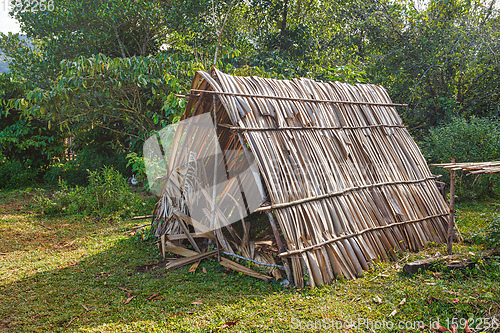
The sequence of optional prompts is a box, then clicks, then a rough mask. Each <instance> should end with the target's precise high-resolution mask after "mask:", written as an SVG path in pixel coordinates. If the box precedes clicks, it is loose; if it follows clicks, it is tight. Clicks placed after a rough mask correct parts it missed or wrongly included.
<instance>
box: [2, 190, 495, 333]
mask: <svg viewBox="0 0 500 333" xmlns="http://www.w3.org/2000/svg"><path fill="white" fill-rule="evenodd" d="M499 209H500V202H499V201H492V202H483V203H467V204H462V205H460V206H459V207H458V224H459V226H460V227H461V231H462V233H463V235H464V237H465V239H466V240H467V241H468V242H469V243H464V244H459V245H457V246H455V251H457V252H459V253H462V255H463V256H473V257H476V258H479V256H480V255H481V253H483V251H484V250H485V248H483V247H482V245H480V243H481V239H482V237H484V231H483V230H484V227H485V226H486V224H487V223H488V220H489V219H491V218H492V217H493V216H494V215H495V214H497V215H498V214H499V213H498V211H499ZM31 210H32V208H31V198H30V197H29V196H28V197H26V194H25V193H24V192H21V191H17V192H16V191H14V192H0V332H30V331H34V332H65V331H67V332H207V331H218V330H221V331H224V330H227V331H230V330H231V331H245V332H263V331H270V332H287V331H292V332H302V331H318V332H323V331H328V330H329V329H330V328H332V327H333V331H339V329H338V328H341V327H343V328H346V329H345V330H346V331H353V332H389V331H391V332H392V331H397V332H401V331H405V332H414V331H418V328H417V326H418V325H421V323H418V322H423V323H424V324H429V322H431V321H432V322H435V321H436V320H439V322H440V324H441V325H443V326H447V327H449V326H450V324H451V322H452V321H453V320H455V321H456V322H457V323H458V324H459V327H460V328H462V327H463V325H464V324H465V319H466V318H472V319H473V320H474V321H470V326H471V327H472V328H476V330H475V331H476V332H480V331H494V329H481V327H483V328H484V327H487V326H488V325H489V326H491V323H493V324H495V323H496V325H498V326H500V317H499V316H500V271H499V269H500V266H499V263H498V260H492V261H487V262H481V261H479V263H478V264H477V266H476V267H477V269H476V270H474V271H468V272H466V273H456V274H455V273H448V272H439V271H438V272H430V271H428V272H425V273H421V274H416V275H414V276H407V275H405V274H403V273H402V272H401V266H402V265H403V264H404V262H405V261H409V260H413V259H417V258H423V257H426V256H428V255H432V254H434V253H436V252H438V251H439V252H441V253H444V249H443V247H442V246H439V247H431V248H429V249H427V250H426V251H425V252H421V253H417V254H410V255H409V256H408V257H403V258H402V259H401V260H400V262H398V263H390V264H380V265H377V266H376V267H374V268H373V269H372V270H371V271H368V272H366V274H365V276H364V277H363V278H360V279H357V280H355V281H337V282H335V283H333V284H332V285H329V286H325V287H320V288H315V289H309V288H305V289H302V290H297V289H293V288H283V287H281V286H280V284H279V283H277V282H271V283H265V282H263V281H260V280H256V279H253V278H250V277H247V276H241V275H239V274H237V273H228V272H227V271H226V270H225V269H223V268H222V267H221V266H219V265H218V264H217V263H216V262H215V261H214V260H211V261H210V260H205V261H203V262H202V263H201V264H200V266H199V267H198V269H197V271H196V272H195V273H188V272H187V269H188V268H187V267H184V268H180V269H177V270H174V271H165V269H164V268H162V267H161V263H160V264H158V262H159V261H160V257H159V256H158V253H157V250H156V247H155V246H154V244H152V242H151V240H150V239H149V240H146V241H145V240H142V239H141V237H139V236H138V235H134V236H131V232H130V230H131V228H132V227H133V226H134V225H137V224H136V223H132V221H129V220H119V219H116V220H109V219H107V218H103V219H92V218H86V217H84V216H79V215H71V216H58V217H47V216H40V215H37V214H34V213H32V212H31ZM203 268H205V270H206V273H204V270H203ZM154 294H159V295H158V296H156V297H154V298H152V299H149V298H150V297H151V296H152V295H154ZM134 296H135V297H134ZM127 300H128V302H127ZM488 321H489V322H490V324H488ZM233 324H234V325H233ZM400 324H401V325H402V326H400V327H398V325H400ZM494 326H495V325H494ZM224 327H228V328H224ZM391 327H392V329H391ZM426 330H427V331H428V329H427V328H426ZM459 331H463V330H462V329H460V330H459ZM497 331H499V330H498V329H497Z"/></svg>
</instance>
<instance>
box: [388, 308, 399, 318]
mask: <svg viewBox="0 0 500 333" xmlns="http://www.w3.org/2000/svg"><path fill="white" fill-rule="evenodd" d="M396 313H398V310H397V309H394V311H392V312H391V314H390V315H389V317H394V316H395V315H396Z"/></svg>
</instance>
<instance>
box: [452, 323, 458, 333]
mask: <svg viewBox="0 0 500 333" xmlns="http://www.w3.org/2000/svg"><path fill="white" fill-rule="evenodd" d="M457 328H458V325H457V324H452V325H451V330H450V331H451V332H452V333H458V331H457Z"/></svg>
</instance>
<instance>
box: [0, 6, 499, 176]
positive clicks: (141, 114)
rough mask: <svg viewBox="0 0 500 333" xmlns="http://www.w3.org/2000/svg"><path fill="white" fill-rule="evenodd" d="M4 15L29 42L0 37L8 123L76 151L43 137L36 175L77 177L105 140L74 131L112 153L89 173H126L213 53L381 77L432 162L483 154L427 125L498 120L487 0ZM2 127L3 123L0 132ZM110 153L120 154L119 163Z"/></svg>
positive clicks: (347, 78) (230, 64)
mask: <svg viewBox="0 0 500 333" xmlns="http://www.w3.org/2000/svg"><path fill="white" fill-rule="evenodd" d="M12 14H13V15H14V16H15V17H16V18H17V19H18V20H19V21H20V22H21V26H22V29H23V32H24V33H26V35H27V37H28V39H25V38H19V36H18V35H16V34H10V35H2V38H1V42H0V47H1V48H3V50H4V51H5V53H6V54H7V55H8V56H9V57H10V68H11V70H12V71H11V77H10V80H9V82H11V85H10V86H9V88H8V91H11V92H14V91H16V89H17V92H15V93H13V94H10V95H9V94H7V95H9V96H7V95H5V94H4V96H2V99H3V100H4V104H7V105H8V107H7V108H6V109H5V110H4V111H3V113H4V114H5V112H10V117H11V120H9V121H10V123H11V124H18V127H17V129H18V130H19V129H21V128H22V131H24V132H26V131H28V132H29V131H32V129H40V128H41V127H43V130H42V132H40V133H39V135H40V136H43V135H45V136H46V137H47V138H50V137H54V138H55V136H54V135H55V134H53V133H54V132H55V131H57V132H58V133H59V134H58V135H57V137H60V138H71V139H72V142H73V143H76V144H74V145H73V146H72V147H65V148H70V149H72V151H73V152H74V153H75V154H76V159H70V160H69V161H68V159H67V158H65V157H64V156H60V155H59V156H58V157H57V158H55V159H54V158H53V157H54V156H56V155H57V154H54V153H52V152H50V150H49V149H46V148H45V147H42V148H43V149H41V151H43V153H44V154H45V156H52V157H50V158H51V160H50V162H49V161H48V160H47V159H45V160H43V159H41V161H42V162H43V163H42V162H41V164H44V168H45V169H42V171H41V172H42V173H45V172H46V169H47V167H48V165H51V166H53V167H54V168H55V169H54V171H51V172H49V173H48V174H47V175H46V179H48V180H52V181H54V180H56V179H58V178H59V177H60V176H61V177H63V178H67V179H73V180H72V183H74V184H77V183H79V182H78V181H75V179H77V178H78V179H84V178H83V177H81V174H82V172H83V171H84V170H86V169H87V168H89V165H87V164H86V163H85V161H88V160H89V159H88V157H87V156H90V155H92V154H93V153H92V151H94V152H100V151H103V149H101V147H103V144H104V143H103V142H101V143H98V142H97V141H98V140H97V141H96V140H93V139H92V138H90V139H89V138H88V137H86V135H87V133H89V131H90V132H92V133H99V134H98V135H99V137H100V138H102V139H103V140H104V141H105V142H106V144H105V146H106V147H107V148H106V149H108V148H110V149H111V150H112V151H113V153H111V151H107V150H106V149H104V151H107V152H106V153H105V154H101V156H100V157H96V160H99V161H100V162H96V163H93V164H95V166H94V167H92V166H90V169H91V170H96V168H99V167H102V165H105V164H114V165H115V163H116V166H117V167H118V168H119V169H120V170H121V171H122V172H126V173H130V172H132V170H130V166H132V167H134V168H135V169H136V170H135V171H137V168H138V166H140V165H141V161H140V154H141V144H142V142H143V140H144V139H145V138H146V137H148V136H149V135H150V134H151V133H152V132H154V131H156V130H159V129H161V128H162V127H164V126H166V125H168V124H170V123H172V122H175V121H177V119H179V116H180V114H181V112H182V111H183V108H184V105H185V101H184V100H183V99H180V98H178V97H177V96H176V95H177V94H184V93H186V92H188V89H189V84H190V80H191V78H192V76H193V73H194V72H195V71H196V70H200V69H203V70H207V69H209V68H210V66H211V65H213V64H214V63H215V64H216V66H217V67H218V68H219V69H221V70H223V71H226V72H228V73H231V74H245V75H260V76H271V77H278V78H291V77H297V76H306V77H311V78H314V79H318V80H340V81H344V82H351V83H357V82H371V83H376V84H381V85H383V86H384V87H386V88H387V89H388V90H389V94H390V95H391V97H392V98H393V100H394V101H396V102H401V103H409V107H407V108H401V109H400V110H399V111H400V114H401V115H402V117H403V120H404V122H405V124H407V125H408V126H409V127H410V129H411V131H412V134H414V136H415V137H416V138H417V139H418V140H419V141H421V142H428V143H430V142H431V141H432V142H434V143H433V145H434V148H432V149H431V150H428V152H429V153H428V154H427V155H428V157H429V160H430V161H431V162H440V161H442V160H447V159H448V158H449V155H450V154H451V155H456V156H454V157H455V158H457V159H460V160H462V159H467V158H469V157H470V158H474V159H479V158H483V159H493V158H496V157H494V155H492V154H491V153H490V152H489V150H488V149H490V148H487V147H489V146H485V145H477V144H476V141H475V140H468V141H465V143H464V144H461V146H460V148H458V146H456V145H452V146H451V148H450V149H449V147H450V146H449V145H446V149H444V148H443V149H442V147H444V146H443V144H444V141H443V140H444V137H443V140H441V141H442V142H441V143H439V142H438V141H440V139H439V138H438V136H439V135H438V132H437V130H433V128H436V127H440V128H443V130H442V133H443V134H442V136H446V137H448V138H449V140H452V138H454V139H453V140H454V142H458V140H459V139H458V138H459V137H460V136H457V135H455V134H456V133H458V132H453V133H452V134H453V135H448V134H449V132H446V133H448V134H446V133H445V130H444V128H448V127H447V125H448V124H450V123H451V124H455V122H454V120H453V119H455V118H461V119H464V120H463V121H464V122H467V121H468V120H469V119H472V120H470V122H471V123H473V124H476V122H477V126H476V127H481V126H483V124H486V123H487V122H482V123H481V120H476V119H480V118H483V117H488V119H493V120H494V119H498V116H499V110H500V94H499V91H500V80H498V77H499V75H500V62H499V61H500V60H499V58H498V54H499V51H500V39H499V38H498V37H499V36H500V16H499V12H498V10H497V9H496V8H495V7H494V2H491V1H485V0H432V1H430V2H428V4H427V5H423V6H417V5H416V2H412V1H405V0H381V1H362V0H335V1H328V2H324V1H317V0H311V1H304V0H295V1H291V0H252V1H240V0H232V1H227V2H225V1H215V0H213V1H205V0H180V1H176V2H170V1H165V0H146V1H128V2H126V1H122V0H113V1H90V0H85V1H80V2H71V1H67V0H55V1H54V2H53V7H51V9H50V10H45V11H43V12H29V11H28V12H26V11H21V10H20V9H19V8H14V10H13V11H12ZM214 58H216V59H217V60H216V61H214ZM6 101H8V103H7V102H6ZM8 110H11V111H8ZM474 117H475V118H474ZM23 122H24V123H23ZM15 130H16V128H11V129H10V132H8V131H7V132H5V135H6V136H7V137H8V140H13V138H14V137H15V135H16V134H14V133H15V132H14V131H15ZM448 130H449V131H455V130H458V127H457V126H455V125H452V126H451V127H449V128H448ZM484 130H485V131H487V132H488V131H489V132H488V133H490V132H491V128H490V127H484ZM44 131H49V132H50V133H52V134H51V135H48V134H45V133H46V132H44ZM9 133H10V134H9ZM25 134H26V133H25ZM26 136H28V134H26ZM427 136H429V139H426V137H427ZM29 137H30V138H32V139H33V140H35V141H36V140H37V137H36V136H33V135H29ZM40 138H41V139H42V140H38V141H39V142H45V143H47V142H49V141H48V140H46V139H45V137H44V138H42V137H40ZM24 141H26V144H28V143H30V142H31V141H29V140H23V142H24ZM85 142H87V144H85ZM94 143H95V144H94ZM442 143H443V144H442ZM34 144H35V145H36V143H34ZM39 144H41V143H39ZM99 145H100V146H99ZM4 146H5V144H4ZM4 146H2V154H3V155H6V153H5V151H4V150H5V148H3V147H4ZM60 147H62V145H60ZM35 148H36V147H35ZM429 149H430V148H429ZM455 149H457V150H455ZM460 149H465V151H468V152H469V155H471V154H474V156H469V155H463V154H462V153H461V150H460ZM85 151H86V152H87V153H85ZM437 152H440V153H439V154H442V156H440V155H439V154H438V153H437ZM24 154H25V153H24V151H23V153H20V152H17V155H18V156H24ZM86 154H87V155H86ZM111 155H113V156H115V155H116V156H122V157H124V156H127V155H128V156H129V157H131V159H130V163H129V164H130V165H129V168H128V169H127V167H126V166H125V167H121V166H118V164H120V165H123V163H122V162H118V160H117V159H115V157H113V156H111ZM458 155H460V156H458ZM479 156H481V157H479ZM108 157H110V158H108ZM122 161H123V158H122ZM91 164H92V163H91ZM71 175H72V176H71ZM80 183H82V182H80Z"/></svg>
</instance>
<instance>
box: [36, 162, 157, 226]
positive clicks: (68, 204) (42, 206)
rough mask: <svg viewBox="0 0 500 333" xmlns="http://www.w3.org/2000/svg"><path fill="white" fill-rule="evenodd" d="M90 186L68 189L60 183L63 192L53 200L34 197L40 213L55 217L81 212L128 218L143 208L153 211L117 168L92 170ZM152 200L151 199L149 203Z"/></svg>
mask: <svg viewBox="0 0 500 333" xmlns="http://www.w3.org/2000/svg"><path fill="white" fill-rule="evenodd" d="M88 173H89V176H88V182H89V185H88V186H87V187H81V186H78V185H77V186H75V187H69V186H68V185H67V184H66V182H64V181H60V182H59V185H60V190H59V191H57V192H55V193H54V194H53V195H52V196H51V197H48V196H43V195H42V196H40V195H38V196H37V197H35V202H36V203H37V208H38V210H39V211H41V212H43V213H45V214H49V215H53V214H60V213H67V214H76V213H81V214H85V215H89V216H102V215H109V214H118V215H119V216H120V217H128V216H130V215H131V214H132V213H137V212H139V210H142V209H149V210H148V211H151V210H152V207H149V206H151V204H149V205H148V202H146V200H143V199H141V198H140V197H139V195H138V194H137V193H133V192H132V191H131V189H130V187H129V185H128V184H127V182H126V180H125V179H124V178H123V176H122V175H121V174H120V173H119V172H118V171H117V170H115V169H113V168H110V167H104V168H102V169H101V170H99V171H89V172H88ZM149 201H151V200H149Z"/></svg>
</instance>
